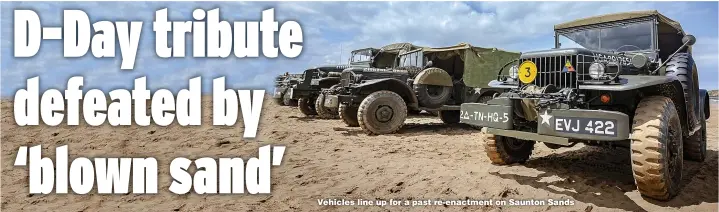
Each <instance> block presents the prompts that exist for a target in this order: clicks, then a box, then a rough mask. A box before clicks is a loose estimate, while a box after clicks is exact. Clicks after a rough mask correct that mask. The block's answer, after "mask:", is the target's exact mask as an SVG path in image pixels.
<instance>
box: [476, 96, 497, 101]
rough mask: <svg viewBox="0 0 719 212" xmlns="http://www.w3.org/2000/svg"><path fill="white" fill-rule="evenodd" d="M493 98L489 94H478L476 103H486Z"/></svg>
mask: <svg viewBox="0 0 719 212" xmlns="http://www.w3.org/2000/svg"><path fill="white" fill-rule="evenodd" d="M492 99H494V97H492V96H491V95H484V96H480V97H479V99H477V103H487V102H488V101H489V100H492Z"/></svg>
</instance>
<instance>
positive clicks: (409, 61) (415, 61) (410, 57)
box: [399, 51, 426, 67]
mask: <svg viewBox="0 0 719 212" xmlns="http://www.w3.org/2000/svg"><path fill="white" fill-rule="evenodd" d="M425 62H426V60H425V58H424V54H423V53H422V51H416V52H412V53H409V54H403V55H400V56H399V67H406V66H414V67H424V63H425Z"/></svg>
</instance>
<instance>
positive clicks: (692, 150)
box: [684, 110, 707, 162]
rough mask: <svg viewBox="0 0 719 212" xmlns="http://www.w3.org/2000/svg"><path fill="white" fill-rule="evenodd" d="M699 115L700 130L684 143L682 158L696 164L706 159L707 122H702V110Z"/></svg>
mask: <svg viewBox="0 0 719 212" xmlns="http://www.w3.org/2000/svg"><path fill="white" fill-rule="evenodd" d="M700 113H701V114H700V115H699V117H700V120H699V121H700V122H701V129H699V131H697V132H695V133H694V135H691V136H689V137H688V138H686V141H684V157H685V158H686V159H689V160H692V161H697V162H703V161H704V159H706V157H707V156H706V155H707V122H706V120H704V110H701V111H700Z"/></svg>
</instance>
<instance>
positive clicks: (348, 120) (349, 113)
mask: <svg viewBox="0 0 719 212" xmlns="http://www.w3.org/2000/svg"><path fill="white" fill-rule="evenodd" d="M339 110H340V112H339V114H340V119H342V121H343V122H344V123H345V124H346V125H347V126H348V127H359V122H358V121H357V106H354V107H351V106H348V105H346V104H340V109H339Z"/></svg>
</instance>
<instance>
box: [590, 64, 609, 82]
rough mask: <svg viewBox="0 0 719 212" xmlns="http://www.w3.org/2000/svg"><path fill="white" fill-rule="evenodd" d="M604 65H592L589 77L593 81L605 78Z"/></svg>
mask: <svg viewBox="0 0 719 212" xmlns="http://www.w3.org/2000/svg"><path fill="white" fill-rule="evenodd" d="M604 69H605V67H604V65H602V64H601V63H592V65H590V66H589V77H592V79H599V78H601V77H602V76H604Z"/></svg>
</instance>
